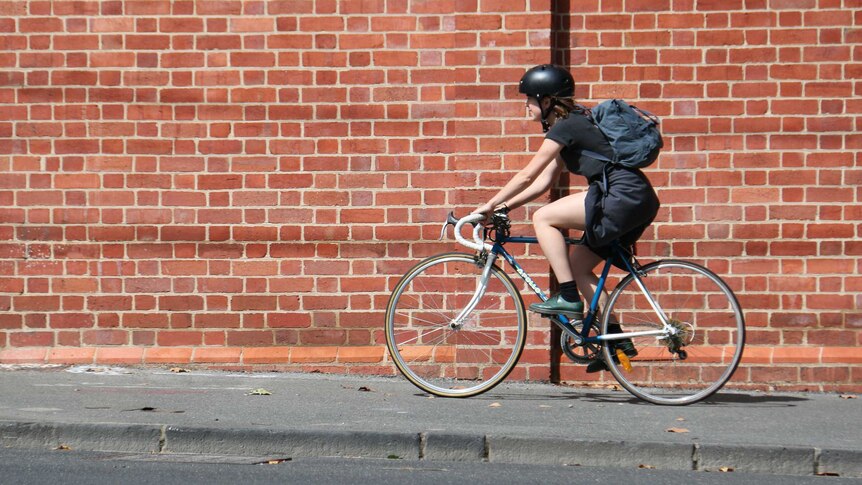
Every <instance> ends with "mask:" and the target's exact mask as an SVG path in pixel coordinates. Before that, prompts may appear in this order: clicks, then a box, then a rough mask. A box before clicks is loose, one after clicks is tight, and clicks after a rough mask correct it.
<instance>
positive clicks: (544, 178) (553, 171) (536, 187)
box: [504, 156, 565, 209]
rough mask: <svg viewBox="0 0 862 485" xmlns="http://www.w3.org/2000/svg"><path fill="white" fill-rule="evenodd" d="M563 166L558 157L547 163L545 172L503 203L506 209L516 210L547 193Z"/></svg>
mask: <svg viewBox="0 0 862 485" xmlns="http://www.w3.org/2000/svg"><path fill="white" fill-rule="evenodd" d="M564 166H565V165H564V163H563V161H562V160H561V159H560V157H559V156H558V157H556V159H555V161H554V162H552V163H549V164H548V166H547V167H545V170H543V171H542V173H541V174H539V176H538V177H537V178H536V180H534V181H533V183H532V184H530V186H529V187H527V188H526V189H524V190H523V191H521V193H519V194H517V195H515V196H514V197H511V198H510V199H509V200H507V201H506V202H504V203H505V204H506V207H508V208H509V209H517V208H518V207H521V206H522V205H524V204H527V203H529V202H531V201H533V200H535V199H536V198H538V197H539V196H541V195H542V194H544V193H545V192H547V191H548V190H549V189H550V188H551V187H552V186H553V185H554V183H555V182H556V181H557V179H558V178H559V176H560V172H562V171H563V167H564Z"/></svg>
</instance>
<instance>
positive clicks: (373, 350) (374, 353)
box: [337, 347, 385, 363]
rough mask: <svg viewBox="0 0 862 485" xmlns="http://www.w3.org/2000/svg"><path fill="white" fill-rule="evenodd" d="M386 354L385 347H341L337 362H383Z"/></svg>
mask: <svg viewBox="0 0 862 485" xmlns="http://www.w3.org/2000/svg"><path fill="white" fill-rule="evenodd" d="M384 352H385V348H383V347H339V348H338V356H337V360H338V362H342V363H356V362H365V363H373V362H382V361H383V355H384Z"/></svg>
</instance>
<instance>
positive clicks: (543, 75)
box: [518, 64, 575, 132]
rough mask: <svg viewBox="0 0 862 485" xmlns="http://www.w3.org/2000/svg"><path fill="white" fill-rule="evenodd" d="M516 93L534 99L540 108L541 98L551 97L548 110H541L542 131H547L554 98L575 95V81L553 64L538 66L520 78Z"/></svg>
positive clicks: (565, 71)
mask: <svg viewBox="0 0 862 485" xmlns="http://www.w3.org/2000/svg"><path fill="white" fill-rule="evenodd" d="M518 92H520V93H522V94H526V95H527V96H530V97H531V98H536V101H538V102H539V106H540V107H541V106H542V98H545V97H546V96H549V97H551V99H552V100H554V102H552V103H551V105H550V106H549V107H548V109H544V108H541V110H542V129H543V130H544V131H546V132H547V131H548V129H549V128H550V125H549V124H548V120H547V118H548V115H549V114H550V113H551V111H552V108H553V106H554V104H555V103H556V98H566V97H570V96H574V95H575V79H574V78H573V77H572V75H571V74H570V73H569V71H567V70H565V69H563V68H562V67H559V66H555V65H553V64H541V65H538V66H536V67H534V68H532V69H530V70H529V71H527V72H526V73H524V75H523V76H522V77H521V82H520V83H519V85H518Z"/></svg>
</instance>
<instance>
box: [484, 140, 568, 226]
mask: <svg viewBox="0 0 862 485" xmlns="http://www.w3.org/2000/svg"><path fill="white" fill-rule="evenodd" d="M562 149H563V147H562V145H560V144H559V143H557V142H555V141H553V140H549V139H545V141H544V142H543V143H542V146H541V147H539V150H538V151H537V152H536V154H535V155H533V158H532V159H531V160H530V163H528V164H527V166H526V167H524V168H522V169H521V171H519V172H518V173H516V174H515V175H514V176H513V177H512V179H511V180H509V182H508V183H507V184H506V185H505V186H504V187H503V188H502V189H500V191H499V192H497V194H496V195H494V196H493V197H491V199H490V200H489V201H488V202H486V203H485V204H484V205H482V206H480V207H479V208H478V209H476V210H475V211H474V212H475V213H482V214H487V213H489V212H491V211H493V210H494V209H495V208H496V207H497V206H499V205H501V204H503V203H504V202H506V201H509V200H510V199H511V198H513V197H515V196H519V197H518V199H517V200H518V201H520V203H521V204H524V203H526V202H528V201H530V200H533V199H534V198H536V197H538V196H539V194H541V193H542V192H544V191H545V190H547V187H550V184H552V183H553V176H554V175H555V174H557V173H559V170H560V165H559V163H558V162H557V155H559V154H560V150H562ZM540 188H542V190H541V191H539V190H538V189H540ZM522 193H523V195H520V194H522Z"/></svg>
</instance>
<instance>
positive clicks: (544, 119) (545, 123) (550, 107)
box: [536, 95, 555, 133]
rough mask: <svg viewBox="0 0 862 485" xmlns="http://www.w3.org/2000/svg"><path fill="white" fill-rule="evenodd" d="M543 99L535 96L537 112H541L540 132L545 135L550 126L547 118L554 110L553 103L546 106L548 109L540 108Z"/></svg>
mask: <svg viewBox="0 0 862 485" xmlns="http://www.w3.org/2000/svg"><path fill="white" fill-rule="evenodd" d="M544 98H545V96H543V95H537V96H536V101H538V102H539V110H541V112H542V132H543V133H547V132H548V130H550V129H551V124H550V123H549V122H548V116H549V115H550V114H551V112H552V111H553V110H554V104H555V103H554V101H553V100H552V101H551V104H549V105H548V109H547V110H546V109H545V108H543V107H542V100H543V99H544Z"/></svg>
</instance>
